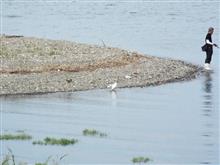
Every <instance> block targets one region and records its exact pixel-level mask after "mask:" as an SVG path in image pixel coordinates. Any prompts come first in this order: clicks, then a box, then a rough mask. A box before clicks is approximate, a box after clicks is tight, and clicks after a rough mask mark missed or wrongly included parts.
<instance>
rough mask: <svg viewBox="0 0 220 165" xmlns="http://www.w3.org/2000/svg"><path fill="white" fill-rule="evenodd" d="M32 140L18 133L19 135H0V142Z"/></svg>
mask: <svg viewBox="0 0 220 165" xmlns="http://www.w3.org/2000/svg"><path fill="white" fill-rule="evenodd" d="M30 139H32V136H30V135H28V134H25V133H19V134H14V135H13V134H3V135H0V140H30Z"/></svg>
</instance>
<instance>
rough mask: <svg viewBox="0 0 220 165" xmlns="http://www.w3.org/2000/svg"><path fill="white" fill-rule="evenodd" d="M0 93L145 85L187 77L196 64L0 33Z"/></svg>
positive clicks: (196, 67)
mask: <svg viewBox="0 0 220 165" xmlns="http://www.w3.org/2000/svg"><path fill="white" fill-rule="evenodd" d="M0 42H1V51H0V60H1V68H0V84H1V86H0V95H10V94H38V93H50V92H67V91H68V92H69V91H79V90H89V89H96V88H97V89H103V88H107V86H108V85H109V84H111V83H114V82H116V81H117V82H118V87H143V86H151V85H160V84H164V83H170V82H176V81H183V80H189V79H193V78H195V77H196V75H197V74H198V72H199V71H200V67H198V66H196V65H193V64H188V63H186V62H184V61H179V60H172V59H164V58H158V57H152V56H147V55H141V54H139V53H136V52H129V51H126V50H122V49H118V48H111V47H106V46H96V45H87V44H80V43H75V42H69V41H57V40H47V39H38V38H32V37H23V36H1V38H0Z"/></svg>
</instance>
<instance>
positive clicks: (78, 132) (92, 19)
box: [1, 1, 219, 164]
mask: <svg viewBox="0 0 220 165" xmlns="http://www.w3.org/2000/svg"><path fill="white" fill-rule="evenodd" d="M2 13H3V15H2V22H3V33H6V34H20V35H25V36H35V37H43V38H51V39H65V40H72V41H78V42H83V43H92V44H100V45H102V44H103V43H102V41H104V43H105V44H106V45H107V46H113V47H120V48H125V49H129V50H135V51H138V52H141V53H144V54H150V55H156V56H160V57H169V58H175V59H182V60H185V61H188V62H192V63H195V64H200V65H202V63H203V61H204V55H203V53H202V52H201V50H200V47H201V45H202V44H203V42H204V37H205V34H206V31H207V28H208V27H209V26H214V27H216V31H215V33H214V35H213V40H214V41H216V42H217V41H219V29H218V27H219V26H218V25H219V18H218V17H217V15H219V3H218V2H216V3H215V2H212V3H205V2H188V3H187V2H180V1H179V2H176V3H174V2H172V3H169V2H154V3H152V2H126V1H124V2H113V1H108V2H98V1H96V2H95V1H93V2H90V1H81V2H79V1H72V2H65V3H64V2H62V3H61V2H34V1H31V2H30V1H26V2H25V1H23V2H18V1H10V2H4V3H3V12H2ZM212 65H213V68H214V73H203V74H201V76H200V77H198V78H197V79H196V80H193V81H189V82H181V83H173V84H166V85H162V86H158V87H147V88H125V89H118V90H117V92H116V93H111V92H109V91H108V90H92V91H84V92H74V93H57V94H46V95H37V96H13V97H12V96H11V97H1V115H2V116H1V119H2V120H1V128H2V129H3V132H4V133H7V132H10V133H14V132H16V131H17V130H24V131H25V132H26V133H29V134H31V135H33V137H34V140H39V139H42V138H44V137H46V136H52V137H66V138H67V137H69V138H71V137H73V138H77V139H79V143H77V144H76V145H74V146H67V147H59V146H33V145H32V144H31V141H25V142H20V141H19V142H16V141H3V142H2V143H1V146H2V147H1V149H2V153H1V157H2V155H4V154H6V153H7V152H8V151H7V148H11V149H12V150H13V153H14V155H15V157H16V158H17V160H26V161H28V162H29V163H34V162H43V161H45V160H46V159H47V158H48V157H49V156H50V155H53V157H54V158H56V157H60V156H62V155H64V154H67V156H66V157H65V158H64V160H62V163H120V164H121V163H131V159H132V158H133V157H135V156H146V157H149V158H151V159H153V161H152V162H151V163H155V164H157V163H162V164H164V163H167V164H171V163H174V164H180V163H182V164H218V163H219V140H218V139H219V72H218V67H219V51H217V50H216V49H215V50H214V54H213V62H212ZM85 128H94V129H97V130H100V131H102V132H105V133H107V134H108V136H107V137H106V138H97V137H84V136H82V131H83V129H85Z"/></svg>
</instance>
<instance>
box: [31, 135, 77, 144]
mask: <svg viewBox="0 0 220 165" xmlns="http://www.w3.org/2000/svg"><path fill="white" fill-rule="evenodd" d="M77 142H78V140H77V139H64V138H61V139H55V138H50V137H46V138H45V139H44V140H43V141H41V140H39V141H33V143H32V144H33V145H36V144H38V145H62V146H66V145H73V144H75V143H77Z"/></svg>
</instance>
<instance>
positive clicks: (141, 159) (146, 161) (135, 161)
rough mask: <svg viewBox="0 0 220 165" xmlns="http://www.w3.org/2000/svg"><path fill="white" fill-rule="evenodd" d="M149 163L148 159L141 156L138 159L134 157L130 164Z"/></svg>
mask: <svg viewBox="0 0 220 165" xmlns="http://www.w3.org/2000/svg"><path fill="white" fill-rule="evenodd" d="M149 161H151V159H150V158H148V157H142V156H140V157H134V158H133V159H132V162H133V163H148V162H149Z"/></svg>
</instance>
